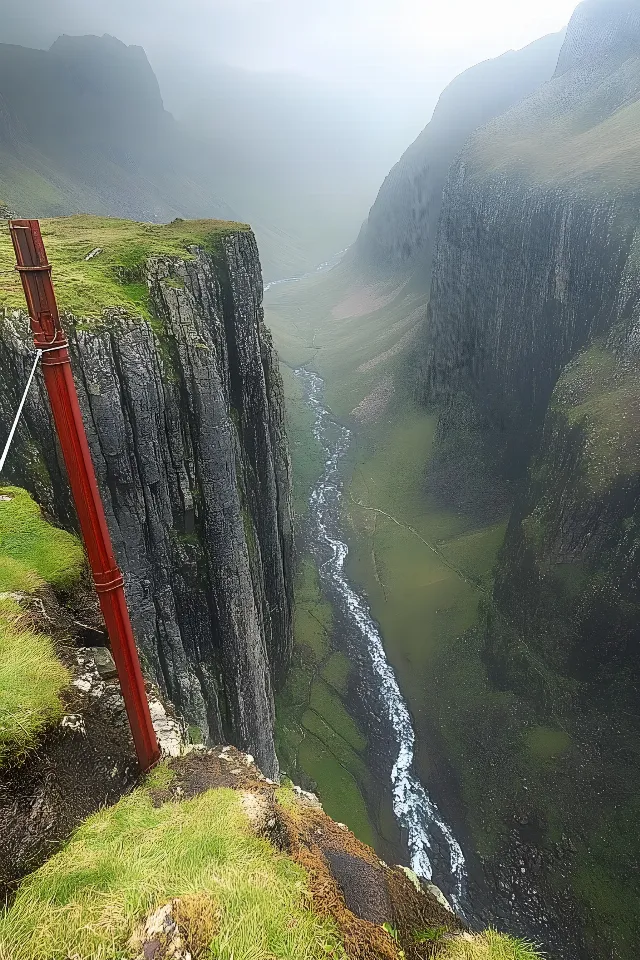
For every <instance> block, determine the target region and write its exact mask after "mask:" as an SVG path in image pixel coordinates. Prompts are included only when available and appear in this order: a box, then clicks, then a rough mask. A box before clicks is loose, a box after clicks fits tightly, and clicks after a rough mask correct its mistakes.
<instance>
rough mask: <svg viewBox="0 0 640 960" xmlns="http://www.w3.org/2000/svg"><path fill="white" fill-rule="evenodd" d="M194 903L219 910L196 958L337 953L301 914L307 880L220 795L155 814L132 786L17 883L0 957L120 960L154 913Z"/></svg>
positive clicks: (237, 803)
mask: <svg viewBox="0 0 640 960" xmlns="http://www.w3.org/2000/svg"><path fill="white" fill-rule="evenodd" d="M194 897H197V898H198V899H199V900H200V901H201V902H206V903H209V904H214V905H215V908H216V909H215V911H214V913H215V921H216V922H215V923H212V924H209V925H208V927H209V931H208V937H207V939H209V942H208V943H207V944H206V946H205V950H204V952H203V953H202V954H201V956H207V957H219V958H224V960H232V958H233V960H255V958H258V957H270V958H273V960H299V958H300V957H305V958H308V960H314V958H318V960H320V958H322V960H326V958H327V957H339V956H342V948H341V943H340V940H339V938H338V935H337V933H336V930H335V928H334V926H333V924H332V923H330V922H329V921H327V920H321V919H320V918H318V917H317V916H315V915H314V913H313V911H312V909H310V908H309V904H308V897H307V894H306V874H305V872H304V871H303V870H302V869H301V868H300V867H298V866H297V865H296V864H294V863H293V861H292V860H290V859H289V858H288V857H286V856H284V855H283V854H281V853H279V852H278V851H277V850H276V849H275V848H274V847H272V846H271V844H269V843H268V841H266V840H263V839H260V838H258V837H256V836H255V835H254V834H253V833H252V830H251V828H250V825H249V823H248V820H247V817H246V815H245V813H244V811H243V809H242V806H241V798H240V796H239V795H238V794H237V793H236V792H234V791H232V790H227V789H217V790H211V791H209V792H208V793H205V794H202V795H200V796H198V797H195V798H194V799H192V800H188V801H185V802H183V803H175V802H170V803H165V804H164V805H162V806H160V807H154V805H153V803H152V800H151V798H150V796H149V793H148V792H147V790H145V789H139V790H136V791H135V792H134V793H133V794H132V795H130V796H128V797H126V798H124V799H123V800H121V801H120V802H119V803H118V804H116V806H114V807H112V808H110V809H109V810H104V811H102V812H100V813H98V814H96V815H95V816H93V817H91V818H90V819H89V820H87V821H86V822H85V823H84V824H83V825H82V826H81V827H80V829H79V830H78V831H77V833H76V834H75V836H74V837H73V839H72V840H71V841H70V842H69V843H68V844H67V846H66V847H65V849H64V850H63V851H62V852H61V853H59V854H57V855H56V856H55V857H53V858H52V859H51V860H49V861H48V863H46V864H45V865H44V866H43V867H42V868H41V869H40V870H38V871H37V872H36V873H35V874H33V875H32V876H31V877H29V878H27V880H25V881H24V882H23V884H22V886H21V888H20V890H19V891H18V894H17V896H16V899H15V901H14V903H13V905H12V907H11V909H10V910H9V911H8V912H7V913H6V914H5V915H4V916H3V917H2V918H0V956H7V957H9V956H10V957H11V958H12V960H40V958H42V957H44V956H46V957H47V958H48V960H67V958H68V957H72V956H73V957H74V958H76V960H97V958H100V960H122V958H123V957H125V956H129V955H134V954H132V953H131V943H132V938H133V937H134V936H135V934H136V931H137V930H138V929H139V926H140V924H141V923H142V922H143V921H144V920H145V919H146V917H147V916H148V915H149V914H150V913H152V912H153V911H154V910H156V909H157V908H158V907H160V906H162V905H164V904H166V903H167V902H168V901H170V900H175V899H180V900H181V901H182V902H185V901H186V902H191V903H193V898H194ZM202 929H207V926H206V925H203V924H200V930H202ZM3 951H4V953H3Z"/></svg>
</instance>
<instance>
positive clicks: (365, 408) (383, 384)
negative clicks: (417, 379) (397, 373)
mask: <svg viewBox="0 0 640 960" xmlns="http://www.w3.org/2000/svg"><path fill="white" fill-rule="evenodd" d="M395 389H396V388H395V384H394V382H393V377H384V379H383V380H381V381H380V383H379V384H378V386H377V387H376V388H375V390H374V391H373V393H370V394H369V396H368V397H365V398H364V400H362V401H361V403H359V404H358V406H357V407H355V408H354V409H353V410H352V411H351V416H352V417H353V419H354V420H357V421H358V423H372V422H373V421H374V420H378V419H379V418H380V417H381V416H382V414H383V413H384V411H385V410H386V409H387V407H388V405H389V402H390V400H391V398H392V397H393V395H394V393H395Z"/></svg>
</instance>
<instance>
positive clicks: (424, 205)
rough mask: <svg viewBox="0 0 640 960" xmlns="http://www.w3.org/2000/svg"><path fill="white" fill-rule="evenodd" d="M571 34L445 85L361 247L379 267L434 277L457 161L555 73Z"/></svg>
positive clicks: (361, 255) (385, 190)
mask: <svg viewBox="0 0 640 960" xmlns="http://www.w3.org/2000/svg"><path fill="white" fill-rule="evenodd" d="M562 40H563V34H562V33H557V34H553V35H551V36H548V37H543V38H542V39H541V40H537V41H536V42H535V43H532V44H530V45H529V46H528V47H525V48H524V49H522V50H517V51H513V50H511V51H509V52H508V53H505V54H503V56H501V57H497V58H496V59H494V60H487V61H485V62H484V63H480V64H477V65H476V66H474V67H471V68H470V69H469V70H465V72H464V73H462V74H460V76H459V77H456V79H455V80H453V81H452V82H451V83H450V84H449V86H448V87H447V88H446V89H445V90H444V92H443V93H442V95H441V97H440V99H439V101H438V104H437V106H436V108H435V110H434V113H433V118H432V119H431V122H430V123H429V124H428V125H427V127H426V128H425V129H424V130H423V131H422V133H421V134H420V136H419V137H418V139H417V140H416V141H415V142H414V143H413V144H412V145H411V146H410V147H409V149H408V150H407V151H406V153H405V154H404V155H403V157H402V158H401V160H399V162H398V163H397V164H396V165H395V167H394V168H393V169H392V170H391V172H390V173H389V176H388V177H387V178H386V180H385V182H384V183H383V185H382V187H381V189H380V192H379V194H378V197H377V199H376V202H375V203H374V205H373V207H372V208H371V212H370V214H369V218H368V220H367V222H366V223H365V224H364V226H363V228H362V231H361V233H360V237H359V238H358V242H357V244H356V248H355V254H356V256H357V259H358V260H359V261H360V262H361V263H363V264H364V265H366V266H368V267H370V268H373V269H374V270H375V271H377V272H380V271H382V272H383V273H392V272H395V271H397V270H407V269H408V270H415V271H416V273H417V275H418V276H420V277H421V279H422V281H423V282H425V283H426V282H427V281H428V280H429V278H430V272H431V260H432V257H433V250H434V245H435V240H436V234H437V229H438V219H439V216H440V209H441V206H442V193H443V189H444V185H445V182H446V178H447V173H448V170H449V167H450V165H451V164H452V162H453V161H454V160H455V158H456V157H457V156H458V154H459V152H460V150H461V149H462V147H463V146H464V143H465V141H466V140H467V138H468V137H469V136H470V134H471V133H473V131H474V130H476V129H477V128H478V127H481V126H482V125H483V124H485V123H487V122H488V121H489V120H491V119H492V118H493V117H496V116H499V115H500V114H501V113H504V112H505V111H506V110H508V109H509V108H510V107H512V106H513V105H514V104H516V103H518V102H519V101H521V100H524V99H526V98H527V97H529V96H531V94H532V93H534V91H535V90H537V88H538V87H539V86H540V85H541V84H543V83H544V82H545V81H547V80H549V79H550V78H551V76H552V75H553V71H554V70H555V67H556V63H557V60H558V54H559V52H560V48H561V46H562Z"/></svg>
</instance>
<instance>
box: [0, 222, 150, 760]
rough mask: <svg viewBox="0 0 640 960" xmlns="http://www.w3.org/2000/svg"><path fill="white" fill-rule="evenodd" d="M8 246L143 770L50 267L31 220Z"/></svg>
mask: <svg viewBox="0 0 640 960" xmlns="http://www.w3.org/2000/svg"><path fill="white" fill-rule="evenodd" d="M9 229H10V231H11V239H12V240H13V246H14V249H15V252H16V260H17V263H18V266H17V267H16V270H18V271H19V273H20V277H21V280H22V286H23V287H24V293H25V297H26V299H27V307H28V309H29V315H30V317H31V329H32V332H33V340H34V343H35V346H36V348H37V349H39V350H42V351H43V356H42V367H43V373H44V381H45V385H46V388H47V392H48V394H49V399H50V401H51V410H52V413H53V420H54V423H55V427H56V430H57V433H58V437H59V440H60V446H61V448H62V453H63V456H64V462H65V464H66V467H67V474H68V477H69V483H70V486H71V492H72V494H73V499H74V502H75V505H76V511H77V513H78V520H79V521H80V529H81V530H82V536H83V538H84V542H85V546H86V549H87V555H88V557H89V564H90V566H91V572H92V574H93V579H94V582H95V587H96V591H97V593H98V599H99V600H100V606H101V608H102V613H103V616H104V622H105V624H106V627H107V633H108V635H109V640H110V641H111V651H112V653H113V659H114V661H115V664H116V668H117V670H118V677H119V679H120V687H121V690H122V695H123V697H124V702H125V705H126V708H127V714H128V717H129V723H130V725H131V732H132V734H133V740H134V743H135V747H136V753H137V755H138V760H139V761H140V766H141V767H142V769H143V770H149V769H150V768H151V767H152V766H153V764H154V763H156V761H157V760H158V759H159V757H160V749H159V747H158V741H157V739H156V735H155V731H154V729H153V724H152V722H151V714H150V712H149V701H148V700H147V693H146V690H145V686H144V678H143V676H142V671H141V669H140V661H139V659H138V651H137V650H136V644H135V640H134V637H133V630H132V629H131V621H130V619H129V611H128V609H127V601H126V599H125V595H124V581H123V579H122V574H121V573H120V570H119V569H118V566H117V564H116V559H115V556H114V553H113V546H112V544H111V537H110V535H109V530H108V528H107V521H106V518H105V515H104V508H103V506H102V500H101V498H100V491H99V489H98V484H97V481H96V475H95V471H94V469H93V462H92V460H91V453H90V451H89V444H88V442H87V435H86V433H85V429H84V423H83V420H82V413H81V411H80V404H79V403H78V394H77V392H76V387H75V384H74V382H73V374H72V372H71V361H70V357H69V349H68V343H67V338H66V336H65V334H64V331H63V329H62V326H61V324H60V317H59V315H58V307H57V304H56V298H55V293H54V290H53V284H52V282H51V267H50V265H49V263H48V261H47V254H46V251H45V248H44V243H43V242H42V235H41V233H40V224H39V223H38V221H37V220H12V221H10V223H9Z"/></svg>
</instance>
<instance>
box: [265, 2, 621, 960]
mask: <svg viewBox="0 0 640 960" xmlns="http://www.w3.org/2000/svg"><path fill="white" fill-rule="evenodd" d="M637 31H638V13H637V8H636V5H635V4H633V3H628V2H616V3H610V4H609V3H599V2H596V0H592V2H586V3H584V4H582V5H581V6H580V7H579V8H578V10H577V11H576V13H575V15H574V17H573V19H572V21H571V23H570V25H569V28H568V31H567V36H566V40H565V41H564V44H563V46H562V51H561V52H560V55H559V60H558V65H557V68H556V67H555V63H554V65H553V66H552V67H551V68H550V70H549V74H548V80H547V82H546V83H544V82H543V81H544V80H545V77H544V76H543V75H542V69H541V72H540V74H538V79H537V81H535V82H532V86H531V89H530V91H529V96H528V98H527V92H526V91H522V88H520V91H521V92H522V95H523V97H524V99H522V102H520V103H518V102H515V103H514V106H513V107H512V109H510V110H509V109H508V105H506V104H504V102H503V103H502V104H500V105H498V106H497V108H496V109H495V112H494V113H493V116H494V119H491V115H492V104H491V102H490V101H487V102H486V103H485V105H484V106H483V110H484V115H480V117H478V115H475V117H472V118H471V122H473V120H474V119H478V120H479V122H480V123H482V122H484V123H486V124H487V125H486V126H485V127H484V128H482V127H481V128H480V129H479V130H478V131H477V132H474V131H473V129H472V127H471V126H470V127H469V128H467V130H466V131H465V133H464V134H463V136H462V137H461V139H460V140H455V139H452V148H451V153H450V154H449V162H450V163H451V168H450V169H444V170H443V169H442V164H441V162H440V165H438V164H437V163H436V160H438V161H439V160H440V156H441V154H442V151H443V145H442V140H441V139H440V138H441V137H442V136H446V135H447V134H448V133H450V131H451V130H452V129H454V128H455V125H454V123H453V122H451V123H448V122H447V119H448V117H447V114H446V112H444V111H445V110H446V108H447V105H448V103H451V102H453V103H454V108H458V104H457V103H456V102H455V100H453V93H452V94H451V99H450V100H449V101H447V99H446V98H445V97H443V99H442V101H441V106H440V107H439V108H438V110H437V111H436V115H435V116H434V121H432V123H435V122H436V120H437V127H436V128H435V129H434V130H433V131H431V132H430V129H429V128H427V131H425V133H424V134H423V135H422V137H421V138H420V139H419V141H417V143H416V144H415V145H414V147H413V148H411V151H410V153H409V154H408V155H407V157H406V158H404V159H403V161H401V163H400V164H399V165H398V167H397V168H395V170H394V171H393V172H392V174H391V175H390V177H389V178H388V180H387V181H386V183H385V185H384V187H383V188H382V190H381V192H380V195H379V198H378V200H377V202H376V204H375V205H374V208H373V210H372V213H371V215H370V217H369V220H368V222H367V224H366V225H365V227H364V228H363V231H362V234H361V237H360V239H359V241H358V243H357V245H356V247H355V249H354V250H353V251H350V253H349V254H348V255H347V257H346V258H345V260H344V261H343V263H342V264H341V265H340V266H338V267H337V268H335V269H334V270H333V271H332V272H331V273H330V274H328V275H326V276H325V277H324V278H323V279H321V280H313V279H309V280H306V281H305V282H304V285H298V286H296V287H292V288H291V289H290V290H287V291H284V290H283V291H280V292H278V293H277V295H275V294H274V293H273V292H272V291H270V293H269V295H268V300H267V307H268V309H267V318H268V322H269V323H270V324H271V326H272V328H273V330H274V334H275V338H276V343H277V345H278V348H279V352H280V354H281V356H282V358H283V361H284V363H285V365H289V366H290V367H294V368H295V367H297V366H299V365H301V364H304V365H305V366H306V367H307V368H309V369H311V370H315V371H316V372H317V373H318V374H319V375H320V376H322V378H323V379H324V381H325V388H326V396H327V405H328V407H329V409H330V410H331V411H332V413H333V415H334V416H335V417H336V418H337V419H338V421H339V422H343V423H347V424H349V426H350V427H353V428H354V430H355V437H354V444H355V449H354V451H353V454H352V456H351V457H350V460H349V463H348V464H347V465H346V466H345V469H344V484H345V495H344V497H345V506H344V511H343V512H344V515H345V516H346V519H347V522H348V524H349V527H350V535H349V537H348V543H349V551H350V556H349V559H348V561H347V573H348V575H349V576H350V579H351V582H352V583H353V584H354V585H355V588H356V589H358V590H359V591H360V592H362V591H364V592H365V595H366V596H367V599H368V602H369V604H370V606H371V610H372V613H373V616H374V618H375V620H376V621H377V622H378V624H379V625H380V629H381V633H382V637H383V640H384V644H385V649H386V652H387V656H388V658H389V660H390V661H391V663H392V664H393V666H394V668H395V671H396V674H397V676H398V679H399V683H400V687H401V690H402V692H403V694H404V696H405V697H406V698H407V701H408V704H409V708H410V710H411V713H412V716H413V718H414V721H415V724H416V733H417V752H416V770H417V772H418V774H419V776H420V779H421V780H422V782H423V783H424V784H425V785H426V786H427V787H428V789H429V792H430V793H433V795H434V797H435V799H436V801H437V802H438V805H439V807H440V809H441V810H442V811H443V813H444V816H445V817H446V818H447V819H448V820H449V822H451V823H453V828H454V832H455V834H456V836H457V838H458V839H459V840H460V841H461V843H462V846H463V849H464V851H465V855H468V861H469V863H468V866H469V872H470V889H471V891H472V893H471V899H472V900H473V901H474V903H475V905H476V909H478V910H479V911H480V912H481V911H482V910H483V909H484V906H485V903H486V902H485V897H486V896H487V893H486V891H487V890H491V893H490V894H489V897H488V900H489V902H490V906H489V908H488V913H486V914H485V915H484V919H485V922H486V920H487V919H491V918H492V917H493V918H497V919H498V921H499V922H501V923H505V922H506V923H507V924H508V926H509V928H510V929H515V930H517V931H518V932H522V933H524V934H526V935H528V936H530V937H532V938H533V939H535V940H537V941H539V942H541V943H542V944H543V946H545V947H546V948H547V949H550V950H551V952H552V955H558V956H566V957H570V958H574V957H585V958H587V957H588V958H593V957H606V956H609V955H614V956H630V957H631V956H633V955H634V949H635V944H636V943H637V941H638V929H639V928H638V916H637V909H636V907H637V903H638V888H637V883H636V880H635V878H636V876H637V862H638V850H637V844H636V837H637V831H636V830H635V827H634V823H635V821H636V805H637V799H636V798H637V791H638V779H637V778H638V762H637V759H638V758H637V731H638V716H637V683H638V673H637V651H638V632H637V629H638V628H637V623H638V612H639V605H638V594H637V583H638V576H637V574H638V569H637V558H638V539H637V516H638V469H639V462H638V449H639V448H640V444H639V437H638V433H637V425H638V419H637V409H638V353H637V343H638V335H637V319H636V311H637V303H638V292H637V277H636V257H635V252H634V251H635V243H636V240H635V232H636V229H637V191H636V188H635V171H637V163H636V160H635V157H636V155H637V144H638V125H637V121H636V113H635V111H636V106H637V97H638V93H639V89H638V59H637V55H638V54H637V51H638V42H639V35H638V32H637ZM548 43H549V44H550V43H551V38H550V39H549V41H548ZM559 46H560V42H559V41H558V50H559ZM534 48H535V45H533V47H532V48H530V53H531V55H532V56H533V53H534V52H535V51H534ZM543 49H545V48H543ZM546 49H549V47H547V48H546ZM512 56H516V57H517V54H516V55H512ZM551 56H552V54H550V58H551ZM548 62H549V61H547V63H548ZM486 69H487V70H488V69H489V68H488V67H487V68H486ZM495 69H496V70H497V69H499V61H497V62H496V68H495ZM473 78H474V77H473V71H470V72H469V83H470V84H472V83H473ZM456 85H457V86H458V87H459V88H460V89H461V90H463V89H464V77H463V78H460V80H459V81H456V84H454V85H452V88H455V86H456ZM536 86H537V87H539V89H538V90H537V91H536V89H535V88H536ZM454 92H455V91H454ZM439 111H441V112H440V113H439ZM505 111H506V112H505ZM459 113H460V111H459V108H458V120H459ZM500 114H503V115H500ZM487 121H488V122H487ZM441 131H444V133H441ZM467 137H470V138H469V139H468V140H467ZM465 140H467V142H466V144H465V143H464V141H465ZM605 142H606V144H607V146H606V148H605ZM460 150H461V152H460ZM459 152H460V153H459ZM457 153H459V156H457ZM438 190H440V191H442V194H443V195H442V201H441V207H442V209H441V211H440V201H439V194H438ZM434 196H435V197H436V202H434V201H433V199H432V197H434ZM436 235H437V239H436ZM432 253H433V260H431V256H432ZM431 275H433V280H432V283H431V284H429V281H430V279H431ZM429 289H430V293H429ZM285 386H286V389H287V392H288V396H289V407H290V410H291V415H292V418H293V421H294V423H293V426H292V430H291V436H292V442H293V459H294V479H295V475H296V473H297V474H298V481H297V482H298V483H299V484H300V485H301V486H304V489H305V492H306V489H307V485H308V480H307V477H312V476H313V475H314V470H315V471H318V466H316V461H315V459H314V457H315V454H314V451H313V449H310V447H309V444H308V443H306V442H305V441H304V438H303V436H302V432H303V431H304V430H305V429H307V430H308V425H306V424H305V420H304V415H303V413H302V411H301V410H300V397H299V391H298V390H297V388H296V386H295V384H291V383H290V381H289V378H288V374H287V373H286V367H285ZM299 496H302V492H301V493H300V494H299ZM301 597H302V600H303V602H304V603H305V604H308V605H309V608H310V609H311V608H312V606H313V604H316V603H317V596H315V597H314V596H313V595H311V596H310V594H309V590H308V580H307V581H305V584H304V588H303V592H302V593H301ZM329 622H330V621H329ZM341 629H342V623H341V621H340V619H339V618H338V620H337V622H334V623H333V631H334V641H333V642H334V644H335V645H336V647H337V648H338V649H341V644H340V640H339V639H335V634H336V632H339V631H340V630H341ZM309 637H310V630H309V625H308V623H307V622H306V621H305V618H303V617H300V618H299V622H298V624H297V626H296V643H297V645H298V646H299V649H300V650H301V651H302V658H303V663H307V661H308V658H309V656H310V655H309V653H308V648H309V644H310V639H309ZM298 657H300V654H298ZM323 657H324V655H322V656H321V658H320V666H321V669H325V668H324V667H323V666H322V665H323V664H326V662H327V661H326V658H323ZM316 661H317V656H316ZM312 662H313V661H312ZM353 669H354V671H355V670H356V669H357V665H354V667H353ZM311 676H313V674H312V675H311ZM298 682H299V678H297V680H296V683H298ZM309 682H310V684H311V687H310V689H311V698H307V699H305V698H303V697H302V696H300V709H299V711H298V713H297V716H296V715H295V712H294V713H293V714H292V713H288V714H287V717H286V720H287V735H288V736H287V744H288V748H289V756H288V757H287V761H286V763H285V766H286V767H287V768H289V766H291V765H293V769H296V766H295V764H296V763H297V765H298V768H299V769H301V771H302V774H303V773H304V771H305V770H306V771H307V772H308V774H309V776H310V777H311V778H312V779H313V780H314V781H315V782H317V783H318V787H319V790H320V794H321V795H323V797H325V799H326V802H327V803H328V804H330V805H331V803H333V807H332V812H333V814H334V816H337V817H340V818H342V817H347V813H346V808H345V794H344V789H343V787H342V786H341V787H340V789H339V790H338V788H337V784H339V783H340V780H339V777H338V774H337V772H336V771H335V770H334V768H333V766H332V761H331V758H332V757H333V758H334V759H335V758H338V757H339V758H340V761H341V763H342V764H343V765H344V766H346V768H347V770H348V771H349V773H350V776H351V778H352V780H351V789H355V790H356V792H359V793H360V795H361V796H362V797H363V798H364V800H365V804H366V806H367V809H368V811H369V817H370V829H372V830H373V832H374V835H377V836H378V843H379V845H380V848H381V849H384V844H385V837H384V835H385V831H386V832H387V833H388V830H386V828H385V826H384V824H385V823H386V820H385V816H384V814H382V815H381V814H380V813H379V812H378V804H379V795H378V794H377V793H376V791H375V790H373V797H372V791H371V784H370V781H368V778H367V776H366V775H364V774H363V773H362V771H361V770H360V769H359V767H358V764H357V762H356V760H357V757H354V756H353V755H352V754H350V753H345V751H344V750H341V751H337V750H336V749H335V746H334V741H333V739H332V737H331V736H330V735H328V734H327V731H326V728H322V727H320V726H319V725H318V722H317V717H318V715H319V716H320V717H321V718H322V720H323V722H324V723H325V724H328V725H329V727H331V729H332V730H333V732H334V734H339V733H340V731H341V730H344V729H346V722H345V720H344V718H340V717H339V716H338V715H337V713H336V712H335V710H334V711H333V714H332V716H330V715H329V714H328V711H326V710H324V709H322V704H321V702H320V701H319V698H318V696H317V693H314V690H315V687H314V683H315V682H316V681H313V679H310V680H309ZM350 684H351V685H352V686H350ZM356 689H357V681H356V680H355V679H354V678H353V676H352V675H348V677H347V681H346V683H345V684H344V685H343V690H347V691H350V692H349V693H347V694H345V695H343V698H342V702H343V704H344V705H345V707H346V709H347V712H348V713H349V712H351V713H352V714H353V715H354V716H355V718H356V720H357V721H359V724H360V726H359V730H360V734H361V737H362V741H361V743H364V744H365V746H364V748H362V747H361V752H360V753H359V754H358V751H356V753H357V754H358V756H360V757H365V758H366V757H368V758H369V759H368V765H369V777H371V775H372V774H371V771H372V770H373V771H374V772H375V770H376V759H375V757H372V755H371V754H372V750H371V747H367V746H366V743H367V740H368V739H369V740H372V741H373V742H376V734H375V732H374V731H372V730H371V727H370V726H368V725H367V720H366V716H365V718H364V719H363V712H362V711H361V710H359V709H358V707H357V706H354V704H355V696H356V694H355V691H356ZM318 708H320V710H319V713H318ZM312 737H315V740H314V739H311V740H310V738H312ZM310 742H311V743H312V747H310V746H309V743H310ZM350 742H351V743H352V745H353V744H354V743H356V741H355V740H354V739H353V738H351V741H350ZM296 743H297V746H296ZM376 752H377V751H376V750H374V751H373V753H376ZM378 762H379V761H378ZM374 778H375V777H374ZM349 796H350V794H349ZM332 798H333V799H332ZM349 805H350V806H351V807H352V808H354V809H355V802H354V801H353V799H350V800H349ZM360 820H361V817H359V819H358V820H354V821H353V823H354V827H355V825H356V824H357V823H358V822H360ZM381 835H382V839H381ZM443 885H444V886H445V887H446V881H443ZM483 891H484V892H483ZM501 904H502V905H501ZM502 911H504V914H503V913H502ZM507 917H508V919H506V918H507Z"/></svg>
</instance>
